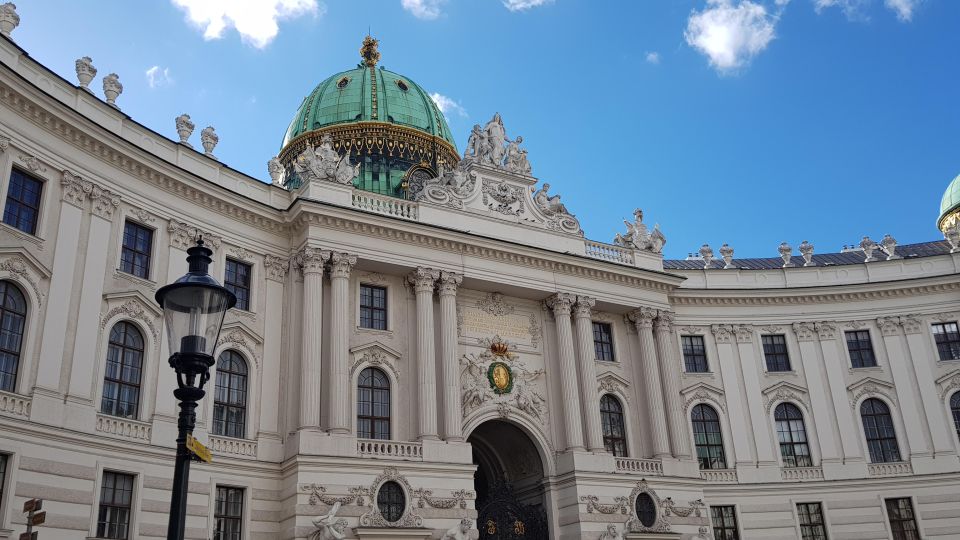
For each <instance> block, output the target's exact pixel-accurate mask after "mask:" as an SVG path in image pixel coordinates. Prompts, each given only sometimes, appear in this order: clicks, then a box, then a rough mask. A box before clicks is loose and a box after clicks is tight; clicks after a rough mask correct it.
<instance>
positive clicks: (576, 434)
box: [546, 293, 583, 450]
mask: <svg viewBox="0 0 960 540" xmlns="http://www.w3.org/2000/svg"><path fill="white" fill-rule="evenodd" d="M575 301H576V297H575V296H574V295H572V294H569V293H557V294H554V295H553V296H551V297H550V298H547V301H546V303H547V306H548V307H549V308H550V309H552V310H553V318H554V321H555V322H556V326H557V356H558V358H559V360H560V388H561V392H562V393H563V425H564V428H565V430H566V434H567V450H583V432H582V430H581V423H582V420H581V416H580V405H579V395H578V391H577V362H576V360H575V359H574V357H573V333H572V332H571V330H570V308H571V307H573V304H574V302H575Z"/></svg>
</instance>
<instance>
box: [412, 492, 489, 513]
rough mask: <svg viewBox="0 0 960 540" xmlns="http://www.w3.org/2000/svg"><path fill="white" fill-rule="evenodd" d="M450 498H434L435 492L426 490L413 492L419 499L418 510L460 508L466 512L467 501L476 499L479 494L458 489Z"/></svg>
mask: <svg viewBox="0 0 960 540" xmlns="http://www.w3.org/2000/svg"><path fill="white" fill-rule="evenodd" d="M450 495H451V496H450V497H434V496H433V491H432V490H429V489H424V488H418V489H415V490H413V496H414V498H416V499H417V508H425V507H427V506H429V507H430V508H438V509H440V510H449V509H451V508H454V507H459V508H460V509H461V510H466V508H467V501H468V500H473V499H475V498H476V496H477V494H476V493H475V492H473V491H470V490H468V489H458V490H456V491H453V492H451V493H450Z"/></svg>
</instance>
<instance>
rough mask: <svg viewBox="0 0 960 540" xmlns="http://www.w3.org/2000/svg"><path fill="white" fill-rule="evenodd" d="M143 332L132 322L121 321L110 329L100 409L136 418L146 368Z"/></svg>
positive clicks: (119, 415)
mask: <svg viewBox="0 0 960 540" xmlns="http://www.w3.org/2000/svg"><path fill="white" fill-rule="evenodd" d="M143 351H144V340H143V334H141V333H140V330H138V329H137V327H136V326H134V325H133V324H132V323H129V322H126V321H120V322H118V323H117V324H115V325H113V328H112V329H110V341H109V344H108V345H107V364H106V369H105V371H104V377H103V396H101V399H100V412H101V413H103V414H109V415H111V416H118V417H121V418H136V417H137V411H138V409H139V406H140V379H141V376H142V371H143Z"/></svg>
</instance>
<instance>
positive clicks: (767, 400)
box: [761, 381, 810, 414]
mask: <svg viewBox="0 0 960 540" xmlns="http://www.w3.org/2000/svg"><path fill="white" fill-rule="evenodd" d="M761 393H762V394H763V404H764V407H766V409H767V414H770V411H771V410H772V409H773V406H774V405H776V404H777V403H780V402H782V401H790V402H792V403H797V404H799V405H800V406H801V407H803V408H804V409H806V411H807V412H810V395H809V394H808V393H807V389H806V388H803V387H802V386H798V385H796V384H793V383H789V382H786V381H780V382H778V383H776V384H774V385H771V386H770V387H769V388H767V389H766V390H763V391H762V392H761Z"/></svg>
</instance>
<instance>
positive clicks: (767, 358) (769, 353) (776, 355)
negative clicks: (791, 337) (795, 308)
mask: <svg viewBox="0 0 960 540" xmlns="http://www.w3.org/2000/svg"><path fill="white" fill-rule="evenodd" d="M768 339H769V340H770V341H771V342H772V341H774V340H777V339H779V340H782V341H783V342H782V343H767V340H768ZM768 345H769V346H770V347H771V348H773V347H779V346H781V345H782V346H783V351H782V352H781V351H776V350H768V349H767V346H768ZM760 346H761V348H762V349H763V365H764V369H765V370H766V372H767V373H792V372H793V362H792V361H791V360H790V347H789V345H788V344H787V336H786V334H761V335H760ZM781 356H782V357H783V358H782V364H781V363H780V360H781V359H780V357H781ZM771 357H773V361H774V362H776V363H775V364H773V365H771ZM781 365H783V366H786V369H775V368H780V367H781Z"/></svg>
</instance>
